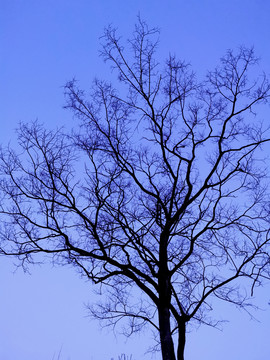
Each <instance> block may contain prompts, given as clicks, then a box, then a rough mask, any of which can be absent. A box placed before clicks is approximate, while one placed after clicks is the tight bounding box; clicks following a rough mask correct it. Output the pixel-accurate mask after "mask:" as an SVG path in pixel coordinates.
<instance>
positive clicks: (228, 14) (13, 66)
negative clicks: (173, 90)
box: [0, 0, 270, 360]
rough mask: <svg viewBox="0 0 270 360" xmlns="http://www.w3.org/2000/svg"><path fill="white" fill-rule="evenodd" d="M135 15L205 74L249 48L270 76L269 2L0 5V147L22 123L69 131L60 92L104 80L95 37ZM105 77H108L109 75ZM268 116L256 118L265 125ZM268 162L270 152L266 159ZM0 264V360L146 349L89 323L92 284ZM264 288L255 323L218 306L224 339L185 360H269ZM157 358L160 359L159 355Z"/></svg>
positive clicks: (125, 30) (80, 0)
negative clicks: (229, 53) (229, 54)
mask: <svg viewBox="0 0 270 360" xmlns="http://www.w3.org/2000/svg"><path fill="white" fill-rule="evenodd" d="M139 13H140V15H141V17H142V18H143V19H145V20H146V21H147V22H148V23H149V25H151V26H158V27H160V29H161V38H160V40H161V43H160V51H162V54H164V57H165V56H166V54H168V53H169V52H171V53H175V54H176V55H177V56H178V57H180V58H182V59H186V60H187V61H188V62H190V63H191V64H192V65H193V68H194V70H195V71H197V72H198V73H199V74H200V75H203V74H204V73H205V72H206V70H207V69H211V68H213V67H214V66H215V65H216V64H217V62H218V59H219V58H220V57H221V56H222V55H223V54H224V53H225V51H226V50H227V49H228V48H237V47H238V46H239V45H247V46H252V45H254V46H255V51H256V53H257V55H258V56H259V57H261V67H262V69H264V70H265V72H266V73H267V74H270V48H269V43H270V42H269V36H270V21H269V17H270V2H269V1H266V0H245V1H244V0H226V1H223V0H185V1H183V0H178V1H176V0H173V1H170V0H168V1H164V0H163V1H161V0H155V1H154V0H144V1H141V0H137V1H132V0H125V1H124V0H119V1H118V0H99V1H97V0H96V1H92V0H0V105H1V106H0V121H1V132H0V140H1V143H4V144H5V143H7V142H8V141H9V140H11V141H12V144H14V145H15V146H16V138H15V135H14V129H15V128H16V127H17V124H18V123H19V122H20V121H24V122H28V121H32V120H35V119H37V118H38V119H39V121H40V122H43V123H44V124H45V125H46V126H47V127H50V128H53V127H55V126H58V125H65V126H67V127H70V126H71V125H72V124H73V120H72V117H71V115H70V114H69V113H68V112H67V111H65V110H63V108H62V106H63V105H64V97H63V85H65V83H66V81H68V80H70V79H72V78H73V77H76V78H77V79H78V80H80V84H81V86H82V87H83V88H87V87H88V86H89V85H90V83H91V80H92V79H93V78H94V77H95V76H97V77H101V78H102V77H104V76H106V73H107V74H109V72H108V71H107V70H105V67H104V64H103V63H102V60H101V59H100V58H99V57H98V49H99V36H101V35H102V31H103V28H104V27H105V26H106V25H108V24H110V23H112V24H114V25H115V26H117V27H118V28H119V33H120V34H122V35H126V34H130V33H131V32H132V30H133V25H134V23H135V22H136V16H137V15H138V14H139ZM106 71H107V72H106ZM269 113H270V109H269V107H268V108H266V109H264V112H263V113H260V114H259V118H260V119H261V118H264V119H265V121H266V122H269ZM269 153H270V151H269ZM14 271H15V267H14V265H13V260H12V259H11V258H9V259H6V258H0V319H1V320H0V360H56V359H57V354H58V352H59V351H60V349H62V353H61V360H111V358H113V357H114V358H115V360H117V355H118V354H121V353H122V352H125V353H126V354H128V355H130V354H133V360H139V359H145V360H148V359H151V355H149V354H148V355H143V354H144V352H145V350H147V346H148V345H151V337H150V336H151V334H148V333H147V332H145V333H142V334H141V335H140V336H138V337H135V338H134V339H133V340H132V339H130V340H128V341H127V342H126V340H125V338H122V337H119V336H117V337H116V336H115V335H114V334H113V333H112V332H111V330H106V329H105V330H103V331H101V330H100V327H99V324H98V323H97V322H93V321H90V319H89V318H88V317H87V310H86V308H85V306H84V304H87V303H88V302H91V301H94V299H95V296H96V295H95V294H94V293H93V287H92V286H91V284H90V283H87V282H85V281H84V280H82V279H80V278H79V276H78V274H77V273H76V271H74V269H72V268H68V267H61V268H60V267H58V268H53V267H52V266H51V265H50V264H46V265H44V266H40V267H37V266H35V267H32V268H31V269H30V271H31V275H29V274H24V273H23V271H22V270H21V269H20V268H19V269H17V271H16V272H15V273H14ZM269 290H270V286H268V287H267V286H266V287H264V288H263V289H259V290H258V291H257V293H256V294H255V295H256V303H257V304H258V305H259V306H260V307H262V308H263V309H264V311H260V312H256V313H255V316H256V318H257V319H258V320H259V321H260V322H258V321H253V320H252V321H251V320H250V317H249V316H248V315H246V314H245V313H243V312H239V311H237V310H235V309H234V308H233V307H232V306H229V305H224V304H219V303H218V304H217V307H216V314H217V316H218V317H223V318H224V319H228V320H229V321H230V322H229V323H227V324H224V327H223V331H218V330H215V329H212V328H208V327H204V326H201V327H200V328H199V329H198V330H196V329H195V330H194V331H193V332H192V333H190V334H188V337H187V348H186V359H187V360H196V359H200V360H204V359H207V360H217V359H218V360H225V359H226V360H228V359H230V360H242V359H245V360H267V359H269V358H270V350H269V333H270V306H269V304H268V302H269V300H270V291H269ZM156 359H160V358H159V356H157V357H156Z"/></svg>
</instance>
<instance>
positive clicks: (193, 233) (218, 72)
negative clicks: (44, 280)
mask: <svg viewBox="0 0 270 360" xmlns="http://www.w3.org/2000/svg"><path fill="white" fill-rule="evenodd" d="M157 44H158V31H157V30H156V29H149V28H148V26H147V25H146V24H145V23H144V22H143V21H141V20H139V22H138V24H137V26H136V28H135V32H134V34H133V37H132V39H131V40H129V42H128V45H127V47H128V51H127V53H126V50H125V49H124V47H123V46H122V45H121V41H120V39H119V38H118V37H117V34H116V31H115V30H114V29H112V28H108V29H107V30H106V32H105V35H104V37H103V48H102V56H103V57H104V59H105V60H106V61H108V62H110V63H111V64H112V66H113V68H114V69H115V71H116V72H117V74H118V85H117V86H118V87H117V89H116V88H114V87H113V85H112V84H110V83H107V82H104V81H99V80H96V81H95V82H94V85H93V87H92V90H91V93H90V94H89V95H86V94H85V93H84V92H83V91H82V90H80V89H79V88H78V87H77V83H76V82H75V81H71V82H69V83H68V84H67V85H66V96H67V108H70V109H71V110H73V111H74V115H75V117H76V118H79V119H80V121H81V122H80V127H79V129H78V130H77V131H76V132H75V133H74V134H73V135H72V136H71V135H70V136H69V135H65V134H64V132H63V131H61V130H60V131H55V132H51V131H47V130H44V128H43V127H41V126H39V125H38V124H31V125H22V126H21V127H20V130H19V138H18V139H19V140H18V141H19V145H20V146H21V149H22V152H21V154H20V155H17V154H15V152H14V151H13V150H12V149H6V150H3V151H2V154H1V173H2V176H1V191H2V201H1V213H2V228H1V253H2V254H4V255H14V256H16V257H18V258H19V259H20V260H21V261H22V264H23V265H27V263H31V262H35V261H36V260H40V259H41V258H40V257H38V258H37V254H39V253H43V254H44V253H45V254H48V255H51V256H52V259H53V261H56V262H60V263H63V264H73V265H74V266H76V267H77V268H78V269H80V271H81V272H82V273H83V274H84V275H86V276H87V277H88V278H89V279H90V280H91V281H92V282H94V283H95V284H100V290H101V293H103V294H104V292H106V291H107V295H108V296H107V297H105V295H103V297H102V302H101V303H99V304H97V305H96V306H94V307H93V308H92V314H93V315H94V316H95V317H97V318H100V319H103V321H105V323H106V324H111V325H115V324H117V323H118V322H119V321H122V320H125V319H127V320H128V321H127V322H126V323H125V324H126V328H125V329H126V334H127V335H130V334H132V333H133V332H136V331H139V330H140V329H141V328H142V327H143V326H144V325H145V324H150V325H151V326H152V327H153V329H154V330H155V331H156V333H157V334H158V336H159V339H160V346H161V352H162V358H163V360H175V359H178V360H183V359H184V346H185V336H186V325H187V324H188V323H189V322H192V321H193V322H194V321H195V322H196V321H197V322H199V323H206V324H209V325H214V326H215V325H216V322H215V321H214V320H213V319H212V320H211V318H210V313H209V312H210V311H211V310H212V307H211V303H212V300H213V299H214V298H218V299H220V300H225V301H227V302H230V303H233V304H235V305H236V306H239V307H243V308H245V307H246V306H248V305H249V297H248V295H247V293H249V292H247V289H249V291H250V292H251V295H252V294H253V290H254V288H255V287H256V286H257V285H260V284H261V281H262V280H263V279H264V278H265V279H268V278H269V242H270V237H269V223H270V216H269V189H268V183H267V180H268V178H267V172H266V165H265V162H263V153H262V146H263V145H264V144H265V143H267V142H269V141H270V139H269V133H268V132H267V129H266V128H264V126H263V124H262V123H260V122H259V121H258V120H257V118H255V113H254V111H255V108H256V106H257V105H260V104H263V103H265V102H267V100H268V98H269V90H270V87H269V83H268V82H267V80H266V78H265V76H263V75H262V76H258V77H257V76H256V74H255V70H254V69H256V65H257V59H256V58H255V56H254V53H253V50H252V49H246V48H240V49H239V51H238V52H237V53H234V52H232V51H228V52H227V54H226V55H225V57H224V58H222V60H221V64H220V66H219V67H217V68H216V69H215V70H214V71H212V72H209V73H208V75H207V77H206V79H204V80H203V81H201V82H199V81H197V80H196V77H195V75H194V73H193V72H192V71H191V70H190V67H189V65H187V64H186V63H185V62H181V61H178V60H176V58H175V57H174V56H170V57H169V58H168V60H167V61H166V63H165V66H161V65H160V64H159V63H158V62H157V60H156V59H155V50H156V47H157ZM129 54H131V55H129ZM252 79H255V80H254V81H253V80H252ZM244 278H245V279H246V281H243V280H242V279H244ZM106 289H107V290H106ZM133 295H134V296H133ZM174 342H175V343H176V345H177V350H176V349H175V347H176V346H174Z"/></svg>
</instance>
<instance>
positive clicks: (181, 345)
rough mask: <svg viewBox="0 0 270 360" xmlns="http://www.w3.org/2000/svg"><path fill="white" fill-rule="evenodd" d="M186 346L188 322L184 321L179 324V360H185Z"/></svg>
mask: <svg viewBox="0 0 270 360" xmlns="http://www.w3.org/2000/svg"><path fill="white" fill-rule="evenodd" d="M185 344H186V322H185V321H184V320H183V321H180V322H179V323H178V347H177V360H184V350H185Z"/></svg>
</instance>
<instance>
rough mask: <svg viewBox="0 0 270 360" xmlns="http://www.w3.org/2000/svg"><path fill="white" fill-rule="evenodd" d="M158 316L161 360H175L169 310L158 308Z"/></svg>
mask: <svg viewBox="0 0 270 360" xmlns="http://www.w3.org/2000/svg"><path fill="white" fill-rule="evenodd" d="M158 315H159V333H160V343H161V353H162V360H176V358H175V352H174V346H173V339H172V335H171V326H170V311H169V308H168V307H162V306H160V308H159V313H158Z"/></svg>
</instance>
